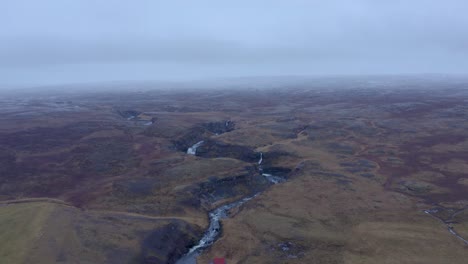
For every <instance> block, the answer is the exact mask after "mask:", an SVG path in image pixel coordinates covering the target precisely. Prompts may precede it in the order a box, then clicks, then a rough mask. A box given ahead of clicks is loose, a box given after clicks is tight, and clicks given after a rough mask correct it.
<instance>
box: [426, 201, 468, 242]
mask: <svg viewBox="0 0 468 264" xmlns="http://www.w3.org/2000/svg"><path fill="white" fill-rule="evenodd" d="M444 209H445V208H444ZM467 209H468V208H463V209H460V210H456V211H455V212H454V213H452V214H451V215H450V217H449V218H448V219H443V218H442V217H440V216H437V213H438V212H439V210H440V209H439V208H433V209H428V210H424V211H423V212H424V213H426V214H428V215H430V216H431V217H432V218H434V219H437V220H439V221H440V222H441V223H442V224H444V225H445V226H446V227H447V230H448V231H449V232H450V234H452V235H454V236H455V237H456V238H458V239H459V240H461V241H463V243H465V245H468V240H467V239H465V238H464V237H462V236H461V235H460V234H459V233H458V232H457V231H455V227H454V226H453V222H454V219H453V218H454V217H455V216H456V215H457V214H460V213H461V212H463V211H465V210H467Z"/></svg>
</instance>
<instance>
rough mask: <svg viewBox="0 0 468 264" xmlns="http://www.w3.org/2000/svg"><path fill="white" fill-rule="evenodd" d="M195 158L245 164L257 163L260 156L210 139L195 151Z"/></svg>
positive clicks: (243, 148)
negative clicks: (229, 160) (227, 160)
mask: <svg viewBox="0 0 468 264" xmlns="http://www.w3.org/2000/svg"><path fill="white" fill-rule="evenodd" d="M197 156H200V157H204V158H219V157H227V158H233V159H238V160H242V161H246V162H257V161H258V159H259V158H260V154H259V153H256V152H255V151H253V149H251V148H249V147H246V146H241V145H232V144H228V143H224V142H221V141H217V140H212V139H209V140H206V141H205V142H204V143H203V145H201V146H200V147H199V148H198V149H197Z"/></svg>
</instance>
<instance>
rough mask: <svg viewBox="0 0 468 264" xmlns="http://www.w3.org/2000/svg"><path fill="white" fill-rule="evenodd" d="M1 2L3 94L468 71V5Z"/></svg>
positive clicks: (433, 1)
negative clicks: (50, 87) (108, 84)
mask: <svg viewBox="0 0 468 264" xmlns="http://www.w3.org/2000/svg"><path fill="white" fill-rule="evenodd" d="M5 2H6V3H5ZM1 5H2V6H1V8H0V24H1V25H2V26H1V27H0V84H2V85H17V84H23V85H35V84H39V85H41V84H49V83H69V82H93V81H115V80H179V79H194V78H195V79H200V78H213V77H215V78H219V77H232V76H255V75H316V74H385V73H390V74H395V73H396V74H398V73H404V74H406V73H466V69H468V16H466V14H465V13H466V12H465V11H466V10H468V2H466V1H462V0H447V1H438V0H414V1H399V0H392V1H371V0H348V1H347V0H341V1H338V0H331V1H314V0H308V1H305V0H304V1H300V0H291V1H272V0H270V1H266V0H264V1H263V0H262V1H261V0H258V1H255V0H250V1H247V0H240V1H230V2H228V1H214V0H211V1H208V0H201V1H180V0H179V1H177V0H176V1H151V0H135V1H123V0H101V1H95V0H80V1H74V0H43V1H27V0H15V1H4V2H3V3H2V4H1Z"/></svg>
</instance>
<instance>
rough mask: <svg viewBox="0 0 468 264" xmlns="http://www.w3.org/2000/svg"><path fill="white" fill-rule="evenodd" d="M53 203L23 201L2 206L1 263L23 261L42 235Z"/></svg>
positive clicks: (0, 212) (0, 226) (0, 227)
mask: <svg viewBox="0 0 468 264" xmlns="http://www.w3.org/2000/svg"><path fill="white" fill-rule="evenodd" d="M55 206H56V205H55V204H53V203H21V204H10V205H2V206H0V237H1V239H0V263H11V264H14V263H23V261H24V259H25V258H26V257H27V254H28V251H29V250H30V249H31V248H32V247H34V244H35V243H36V242H37V240H38V239H39V238H40V237H41V236H42V234H43V233H42V230H43V228H44V225H45V224H47V220H48V218H49V216H50V214H51V212H52V211H53V210H54V208H55Z"/></svg>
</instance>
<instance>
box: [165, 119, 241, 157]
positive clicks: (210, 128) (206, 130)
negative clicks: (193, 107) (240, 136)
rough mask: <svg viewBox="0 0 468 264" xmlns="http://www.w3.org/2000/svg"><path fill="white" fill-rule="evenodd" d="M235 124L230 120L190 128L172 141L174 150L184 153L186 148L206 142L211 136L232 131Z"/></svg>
mask: <svg viewBox="0 0 468 264" xmlns="http://www.w3.org/2000/svg"><path fill="white" fill-rule="evenodd" d="M234 128H235V123H234V122H232V121H230V120H222V121H218V122H209V123H203V124H200V125H198V126H195V127H192V128H191V129H190V130H188V131H187V132H186V133H184V134H183V135H181V136H180V137H178V138H177V139H176V140H174V141H173V144H174V146H175V148H176V149H177V150H179V151H184V152H186V151H187V149H188V148H190V147H191V146H193V145H194V144H196V143H197V142H200V141H206V140H207V139H209V138H210V137H211V136H213V135H219V134H223V133H226V132H230V131H232V130H234Z"/></svg>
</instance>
